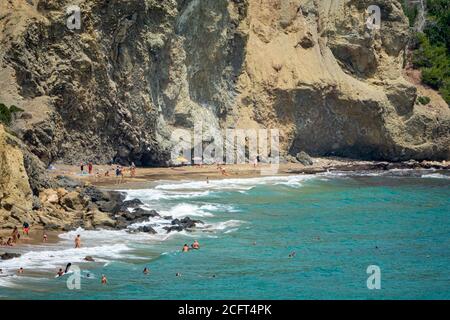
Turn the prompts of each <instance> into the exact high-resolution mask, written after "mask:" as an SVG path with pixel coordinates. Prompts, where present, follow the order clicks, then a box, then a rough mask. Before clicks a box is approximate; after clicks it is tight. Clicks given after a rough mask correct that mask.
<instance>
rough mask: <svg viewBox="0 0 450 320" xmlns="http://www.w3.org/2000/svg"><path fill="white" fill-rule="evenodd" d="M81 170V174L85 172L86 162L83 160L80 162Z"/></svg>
mask: <svg viewBox="0 0 450 320" xmlns="http://www.w3.org/2000/svg"><path fill="white" fill-rule="evenodd" d="M80 171H81V174H84V163H83V162H80Z"/></svg>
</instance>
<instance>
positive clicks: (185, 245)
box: [183, 244, 189, 252]
mask: <svg viewBox="0 0 450 320" xmlns="http://www.w3.org/2000/svg"><path fill="white" fill-rule="evenodd" d="M188 251H189V246H188V245H187V244H184V246H183V252H188Z"/></svg>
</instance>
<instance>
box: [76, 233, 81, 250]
mask: <svg viewBox="0 0 450 320" xmlns="http://www.w3.org/2000/svg"><path fill="white" fill-rule="evenodd" d="M75 248H81V236H80V235H77V237H76V238H75Z"/></svg>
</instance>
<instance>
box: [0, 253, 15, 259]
mask: <svg viewBox="0 0 450 320" xmlns="http://www.w3.org/2000/svg"><path fill="white" fill-rule="evenodd" d="M0 257H1V258H2V260H10V259H13V258H18V257H20V254H19V253H10V252H5V253H4V254H2V255H0Z"/></svg>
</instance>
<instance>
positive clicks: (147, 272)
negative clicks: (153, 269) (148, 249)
mask: <svg viewBox="0 0 450 320" xmlns="http://www.w3.org/2000/svg"><path fill="white" fill-rule="evenodd" d="M142 272H143V273H144V274H149V273H150V270H149V269H148V268H147V267H145V268H144V271H142Z"/></svg>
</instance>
